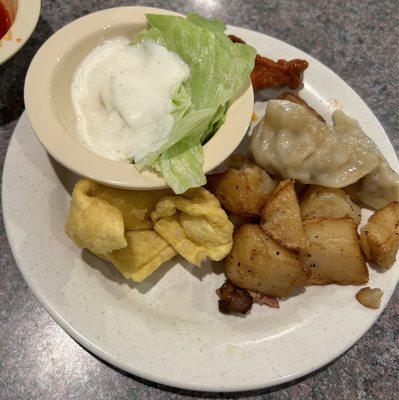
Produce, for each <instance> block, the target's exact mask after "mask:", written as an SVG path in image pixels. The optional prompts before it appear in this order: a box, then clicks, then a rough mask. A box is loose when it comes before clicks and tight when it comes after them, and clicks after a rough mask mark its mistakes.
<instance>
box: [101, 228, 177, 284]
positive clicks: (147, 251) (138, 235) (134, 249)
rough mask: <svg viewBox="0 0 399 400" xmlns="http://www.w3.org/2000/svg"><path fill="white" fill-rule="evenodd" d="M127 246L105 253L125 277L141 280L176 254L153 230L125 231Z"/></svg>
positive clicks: (136, 280)
mask: <svg viewBox="0 0 399 400" xmlns="http://www.w3.org/2000/svg"><path fill="white" fill-rule="evenodd" d="M125 237H126V241H127V246H126V247H125V248H123V249H120V250H115V251H113V252H112V253H110V254H108V255H107V257H106V258H107V259H108V260H109V261H111V262H112V263H113V264H114V265H115V267H116V268H117V269H118V270H119V272H120V273H121V274H122V275H123V276H124V277H125V278H131V279H133V280H134V281H135V282H141V281H143V280H144V279H145V278H147V277H148V276H149V275H151V274H152V273H153V272H154V271H155V270H156V269H157V268H158V267H160V266H161V265H162V264H163V263H164V262H165V261H168V260H170V259H171V258H172V257H174V256H175V255H176V252H175V251H174V250H173V248H172V247H171V246H169V245H168V243H167V242H166V241H165V240H164V239H162V237H161V236H159V235H158V233H156V232H155V231H153V230H145V231H131V232H126V235H125Z"/></svg>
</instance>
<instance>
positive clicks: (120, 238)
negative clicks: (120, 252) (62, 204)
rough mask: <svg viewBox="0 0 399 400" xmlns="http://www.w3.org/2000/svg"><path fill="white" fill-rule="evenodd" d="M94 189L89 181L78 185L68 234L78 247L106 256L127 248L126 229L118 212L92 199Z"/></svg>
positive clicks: (66, 228)
mask: <svg viewBox="0 0 399 400" xmlns="http://www.w3.org/2000/svg"><path fill="white" fill-rule="evenodd" d="M95 187H96V184H95V183H93V182H91V181H89V180H86V179H82V180H80V181H79V182H78V183H77V184H76V186H75V188H74V189H73V193H72V200H71V207H70V209H69V215H68V221H67V223H66V225H65V231H66V233H67V234H68V235H69V236H70V238H71V239H72V240H73V241H74V242H75V243H76V244H77V245H78V246H79V247H82V248H85V249H88V250H90V251H91V252H93V253H96V254H106V253H110V252H112V251H113V250H116V249H121V248H123V247H126V245H127V242H126V239H125V227H124V223H123V216H122V213H121V212H120V211H119V210H118V209H117V208H115V207H114V206H112V205H111V204H109V203H108V202H106V201H105V200H102V199H98V198H96V197H92V196H91V191H92V190H93V189H94V188H95Z"/></svg>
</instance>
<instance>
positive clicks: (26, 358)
mask: <svg viewBox="0 0 399 400" xmlns="http://www.w3.org/2000/svg"><path fill="white" fill-rule="evenodd" d="M28 1H29V0H28ZM133 4H137V2H136V1H122V0H83V1H82V0H68V1H65V0H54V1H51V0H44V1H43V5H42V14H41V18H40V20H39V23H38V25H37V28H36V31H35V33H34V34H33V36H32V37H31V39H30V40H29V42H28V43H27V44H26V45H25V47H24V48H23V49H22V50H21V52H20V53H18V55H16V56H15V57H14V58H13V59H12V60H10V61H9V62H7V63H5V64H4V65H2V66H0V166H1V168H3V163H4V158H5V155H6V151H7V145H8V142H9V139H10V137H11V135H12V131H13V129H14V126H15V124H16V122H17V120H18V118H19V116H20V114H21V113H22V111H23V109H24V104H23V82H24V77H25V74H26V70H27V68H28V65H29V63H30V60H31V59H32V57H33V55H34V54H35V52H36V51H37V49H38V48H39V47H40V45H41V44H42V43H43V42H44V41H45V40H46V39H47V38H48V37H49V36H50V35H51V34H52V33H53V32H55V31H56V30H58V29H59V28H61V27H62V26H64V25H65V24H67V23H68V22H70V21H72V20H74V19H75V18H77V17H80V16H82V15H85V14H87V13H90V12H92V11H96V10H100V9H104V8H109V7H114V6H120V5H133ZM140 4H141V5H149V6H155V7H161V8H168V9H172V10H177V11H180V12H182V13H186V12H189V11H196V12H199V13H202V14H203V15H205V16H208V17H212V16H218V17H220V18H222V19H223V20H224V21H226V22H227V23H229V24H233V25H237V26H242V27H245V28H250V29H253V30H256V31H259V32H263V33H266V34H268V35H271V36H274V37H277V38H279V39H282V40H284V41H286V42H288V43H290V44H292V45H294V46H296V47H298V48H300V49H302V50H304V51H306V52H308V53H309V54H311V55H312V56H314V57H316V58H317V59H319V60H320V61H321V62H323V63H324V64H326V65H327V66H328V67H330V68H331V69H332V70H333V71H335V72H336V73H337V74H338V75H340V76H341V77H342V78H343V79H344V80H345V81H346V82H348V83H349V84H350V85H351V86H352V87H353V88H354V89H355V91H357V93H359V95H360V96H361V97H362V98H363V99H364V100H365V101H366V103H367V104H368V105H369V106H370V108H371V109H372V110H373V112H374V113H375V114H376V116H377V118H378V119H379V120H380V121H381V123H382V125H383V127H384V128H385V130H386V132H387V133H388V135H389V137H390V138H391V140H392V141H393V142H394V145H395V149H396V150H397V149H398V144H399V141H398V136H397V134H398V82H399V73H398V66H397V63H398V41H399V37H398V36H399V35H398V13H399V10H398V3H397V1H395V0H390V1H381V0H380V1H362V0H360V1H353V0H352V1H346V2H343V1H340V0H336V1H335V0H334V1H333V0H327V1H324V0H323V1H318V0H313V1H312V0H307V1H298V2H296V1H276V0H268V1H266V0H246V1H245V0H243V1H241V0H187V1H184V0H163V1H162V0H160V1H142V2H140ZM0 52H1V49H0ZM266 56H267V54H266ZM0 249H1V255H0V326H1V328H0V399H13V400H14V399H125V398H126V399H178V398H179V399H180V398H185V399H188V398H191V397H202V398H232V397H234V398H241V397H243V398H270V399H310V398H314V399H394V398H396V399H397V398H398V397H397V396H398V381H397V379H398V370H399V364H398V350H399V348H398V312H399V307H398V290H397V291H396V293H395V295H394V296H393V298H392V299H391V301H390V303H389V304H388V307H387V308H386V309H385V311H384V312H383V314H382V315H381V317H380V319H379V320H378V322H377V323H376V324H375V325H374V326H373V327H372V328H371V329H370V331H369V332H368V333H367V334H366V335H365V336H364V337H363V338H362V339H361V340H360V341H359V342H358V343H357V344H356V345H355V346H353V347H352V348H351V349H350V350H349V351H347V352H346V353H345V354H344V355H343V356H341V357H340V358H339V359H337V360H335V361H333V362H332V363H330V364H329V365H327V366H326V367H324V368H323V369H321V370H319V371H316V372H314V373H312V374H310V375H308V376H307V377H305V378H302V379H299V380H297V381H295V382H292V383H288V384H285V385H282V386H278V387H273V388H270V389H265V390H263V391H256V392H251V393H241V394H223V395H222V394H210V393H202V394H201V393H194V392H187V391H183V390H178V389H173V388H168V387H165V386H160V385H157V384H154V383H151V382H146V381H144V380H142V379H138V378H136V377H134V376H131V375H129V374H127V373H124V372H122V371H119V370H116V369H114V368H112V367H111V366H109V365H108V364H106V363H104V362H102V361H101V360H98V359H97V358H96V357H94V356H93V355H91V354H90V353H88V352H87V351H86V350H84V349H83V348H82V347H81V346H80V345H78V344H77V343H76V342H75V341H74V340H73V339H71V338H70V337H69V336H68V335H67V334H66V333H65V332H64V331H63V330H62V329H61V328H60V327H59V326H58V325H57V324H56V323H55V322H54V321H53V320H52V318H51V317H50V316H49V315H48V314H47V312H46V311H45V310H44V308H43V307H42V306H41V305H40V304H39V303H38V301H37V300H36V298H35V297H34V296H33V294H32V292H31V291H30V290H29V288H28V286H27V285H26V283H25V281H24V280H23V278H22V276H21V274H20V273H19V270H18V268H17V266H16V264H15V260H14V258H13V256H12V254H11V251H10V248H9V246H8V243H7V238H6V234H5V231H4V224H3V220H2V218H1V219H0Z"/></svg>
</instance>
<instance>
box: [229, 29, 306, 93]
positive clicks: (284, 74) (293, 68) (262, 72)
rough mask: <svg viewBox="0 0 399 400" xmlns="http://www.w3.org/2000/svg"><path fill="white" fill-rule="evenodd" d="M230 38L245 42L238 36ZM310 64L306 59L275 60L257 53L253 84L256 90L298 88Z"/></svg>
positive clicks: (252, 78) (252, 75) (230, 36)
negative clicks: (283, 87) (303, 73)
mask: <svg viewBox="0 0 399 400" xmlns="http://www.w3.org/2000/svg"><path fill="white" fill-rule="evenodd" d="M229 38H230V40H231V41H233V42H234V43H243V44H245V42H244V41H243V40H242V39H240V38H239V37H237V36H234V35H229ZM308 66H309V63H308V62H307V61H305V60H298V59H294V60H291V61H286V60H278V61H277V62H275V61H273V60H270V59H269V58H266V57H262V56H260V55H259V54H257V55H256V58H255V66H254V69H253V70H252V72H251V81H252V86H253V88H254V90H261V89H265V88H268V87H281V86H288V87H289V88H290V89H297V88H298V87H299V85H300V84H301V74H302V72H303V71H304V70H305V69H306V68H307V67H308Z"/></svg>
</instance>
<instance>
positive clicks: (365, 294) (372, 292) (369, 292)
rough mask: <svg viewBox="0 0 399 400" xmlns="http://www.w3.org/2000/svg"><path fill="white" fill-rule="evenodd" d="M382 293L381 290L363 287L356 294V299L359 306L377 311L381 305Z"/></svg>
mask: <svg viewBox="0 0 399 400" xmlns="http://www.w3.org/2000/svg"><path fill="white" fill-rule="evenodd" d="M383 294H384V292H383V291H382V290H381V289H378V288H376V289H370V288H369V287H365V288H362V289H360V290H359V291H358V292H357V293H356V298H357V300H358V301H359V303H360V304H362V305H363V306H365V307H368V308H374V309H378V308H380V305H381V297H382V295H383Z"/></svg>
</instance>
